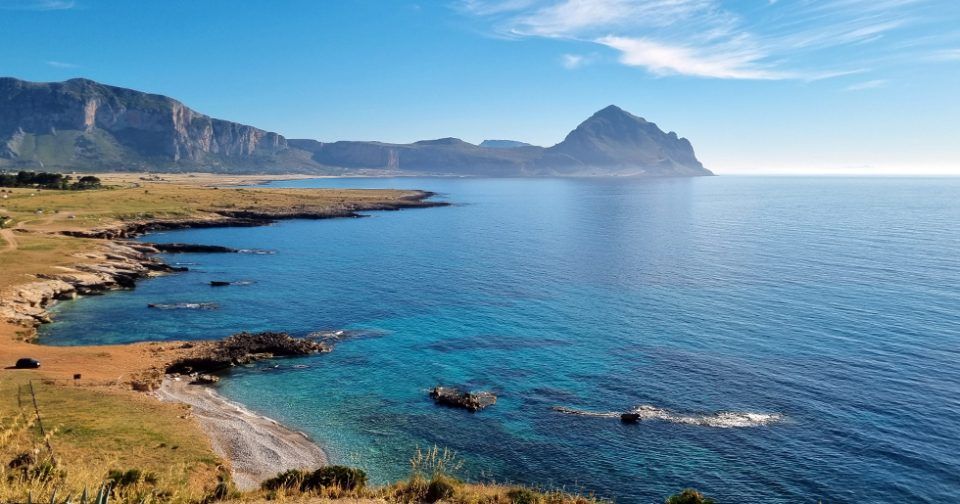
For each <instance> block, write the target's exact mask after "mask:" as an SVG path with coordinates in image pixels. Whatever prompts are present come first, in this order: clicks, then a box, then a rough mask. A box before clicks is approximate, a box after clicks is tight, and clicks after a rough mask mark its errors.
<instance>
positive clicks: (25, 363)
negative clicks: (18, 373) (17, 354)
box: [14, 357, 40, 369]
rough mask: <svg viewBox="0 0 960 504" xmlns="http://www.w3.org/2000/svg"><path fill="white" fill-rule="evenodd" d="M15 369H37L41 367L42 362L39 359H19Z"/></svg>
mask: <svg viewBox="0 0 960 504" xmlns="http://www.w3.org/2000/svg"><path fill="white" fill-rule="evenodd" d="M14 367H15V368H17V369H37V368H38V367H40V361H38V360H37V359H31V358H29V357H24V358H22V359H17V364H16V366H14Z"/></svg>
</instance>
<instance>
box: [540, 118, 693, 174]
mask: <svg viewBox="0 0 960 504" xmlns="http://www.w3.org/2000/svg"><path fill="white" fill-rule="evenodd" d="M539 162H540V165H541V166H542V167H544V169H554V170H556V171H557V172H558V173H559V174H563V173H575V174H581V175H589V174H596V175H603V174H610V173H616V174H619V175H653V176H668V175H691V176H694V175H710V174H711V173H710V172H709V171H708V170H706V169H705V168H704V167H703V165H702V164H700V161H698V160H697V157H696V156H695V155H694V153H693V146H692V145H691V144H690V141H689V140H687V139H686V138H680V137H678V136H677V134H676V133H674V132H672V131H671V132H669V133H664V132H663V130H661V129H660V128H659V127H657V125H656V124H654V123H652V122H648V121H647V120H645V119H643V118H641V117H637V116H635V115H633V114H630V113H629V112H626V111H624V110H623V109H621V108H620V107H617V106H614V105H610V106H608V107H606V108H604V109H603V110H600V111H598V112H597V113H595V114H593V115H592V116H590V118H588V119H587V120H586V121H583V122H582V123H580V125H579V126H577V128H576V129H575V130H573V131H571V132H570V134H568V135H567V137H566V138H564V139H563V141H562V142H560V143H558V144H557V145H554V146H553V147H550V148H548V149H546V152H545V154H544V156H543V157H542V158H541V159H540V160H539Z"/></svg>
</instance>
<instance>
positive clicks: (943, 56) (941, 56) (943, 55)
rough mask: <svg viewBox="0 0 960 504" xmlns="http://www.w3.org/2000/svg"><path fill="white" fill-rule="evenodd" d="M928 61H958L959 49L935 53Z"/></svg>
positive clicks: (959, 58)
mask: <svg viewBox="0 0 960 504" xmlns="http://www.w3.org/2000/svg"><path fill="white" fill-rule="evenodd" d="M930 59H931V60H933V61H960V48H957V49H941V50H939V51H935V52H934V53H933V54H932V55H931V56H930Z"/></svg>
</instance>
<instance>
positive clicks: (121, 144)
mask: <svg viewBox="0 0 960 504" xmlns="http://www.w3.org/2000/svg"><path fill="white" fill-rule="evenodd" d="M35 168H42V169H60V170H77V171H144V170H166V171H209V172H215V173H217V172H225V173H310V174H358V173H366V174H393V175H398V174H399V175H417V174H430V175H468V176H506V177H516V176H602V175H620V176H625V175H632V176H694V175H712V173H711V172H710V171H709V170H706V169H705V168H704V167H703V165H702V164H701V163H700V162H699V161H698V160H697V159H696V156H695V154H694V152H693V147H692V145H691V144H690V142H689V141H688V140H687V139H685V138H681V137H679V136H678V135H677V134H676V133H674V132H669V133H665V132H663V131H662V130H660V128H659V127H657V126H656V124H654V123H652V122H648V121H646V120H645V119H643V118H640V117H638V116H634V115H632V114H630V113H628V112H626V111H624V110H623V109H620V108H619V107H616V106H614V105H610V106H608V107H605V108H603V109H601V110H600V111H598V112H596V113H595V114H593V115H592V116H590V117H589V118H588V119H587V120H585V121H583V122H582V123H581V124H580V125H578V126H577V128H576V129H574V130H573V131H571V132H570V133H569V134H568V135H567V136H566V138H564V140H563V141H561V142H560V143H558V144H556V145H554V146H551V147H538V146H533V145H529V144H524V143H523V142H516V141H512V140H486V141H484V142H483V143H481V144H480V145H475V144H471V143H469V142H465V141H463V140H461V139H459V138H454V137H446V138H438V139H432V140H420V141H417V142H413V143H410V144H392V143H386V142H375V141H350V140H341V141H336V142H321V141H317V140H312V139H287V138H286V137H284V136H283V135H281V134H278V133H275V132H270V131H265V130H262V129H259V128H256V127H254V126H249V125H245V124H240V123H236V122H232V121H227V120H223V119H217V118H213V117H210V116H208V115H205V114H202V113H200V112H197V111H195V110H193V109H191V108H190V107H188V106H186V105H184V104H183V103H182V102H180V101H178V100H176V99H174V98H171V97H168V96H164V95H159V94H150V93H144V92H140V91H136V90H133V89H127V88H122V87H117V86H109V85H106V84H101V83H98V82H95V81H92V80H89V79H79V78H78V79H70V80H67V81H63V82H49V83H38V82H28V81H23V80H19V79H15V78H11V77H3V78H0V169H35Z"/></svg>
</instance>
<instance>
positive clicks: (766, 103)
mask: <svg viewBox="0 0 960 504" xmlns="http://www.w3.org/2000/svg"><path fill="white" fill-rule="evenodd" d="M0 47H2V48H3V50H2V51H0V69H2V70H0V74H2V75H7V76H13V77H18V78H22V79H27V80H33V81H59V80H64V79H68V78H71V77H77V76H82V77H87V78H91V79H94V80H98V81H101V82H104V83H107V84H113V85H118V86H125V87H131V88H135V89H140V90H144V91H149V92H155V93H161V94H166V95H169V96H172V97H175V98H177V99H179V100H181V101H183V102H185V103H186V104H187V105H189V106H191V107H193V108H194V109H197V110H199V111H201V112H203V113H206V114H209V115H212V116H215V117H220V118H224V119H230V120H235V121H239V122H244V123H248V124H252V125H255V126H258V127H261V128H264V129H268V130H272V131H277V132H279V133H282V134H284V135H286V136H287V137H290V138H316V139H319V140H324V141H330V140H338V139H351V140H363V139H368V140H383V141H391V142H409V141H414V140H419V139H426V138H437V137H444V136H456V137H460V138H463V139H465V140H467V141H471V142H479V141H481V140H483V139H485V138H507V139H516V140H523V141H527V142H531V143H535V144H540V145H551V144H553V143H556V142H558V141H560V140H561V139H562V138H563V136H564V135H565V134H566V133H567V132H568V131H569V130H570V129H572V128H573V127H575V126H576V125H577V124H578V123H579V122H580V121H582V120H583V119H585V118H586V117H588V116H589V115H590V114H591V113H593V112H594V111H596V110H598V109H600V108H602V107H604V106H606V105H609V104H611V103H612V104H617V105H619V106H621V107H623V108H624V109H626V110H629V111H631V112H633V113H635V114H637V115H640V116H643V117H645V118H647V119H648V120H651V121H654V122H656V123H657V124H659V125H660V126H661V127H662V128H663V129H665V130H674V131H677V132H678V133H679V134H680V135H682V136H686V137H687V138H689V139H690V140H691V141H692V142H693V145H694V147H695V148H696V150H697V154H698V156H699V157H700V158H701V160H702V161H703V162H704V164H705V165H706V166H707V167H709V168H711V169H713V170H714V171H716V172H718V173H863V174H885V173H951V174H960V1H957V0H818V1H813V0H794V1H790V0H740V1H723V0H450V1H445V0H436V1H432V2H426V1H419V2H417V1H373V0H343V1H279V0H277V1H253V0H249V1H226V0H223V1H217V0H205V1H186V0H184V1H166V2H161V1H148V0H139V1H119V0H118V1H98V0H0Z"/></svg>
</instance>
